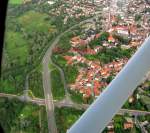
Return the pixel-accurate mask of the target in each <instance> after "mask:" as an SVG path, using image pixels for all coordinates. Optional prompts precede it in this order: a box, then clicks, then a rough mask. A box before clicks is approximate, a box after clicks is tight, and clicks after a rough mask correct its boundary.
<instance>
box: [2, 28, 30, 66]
mask: <svg viewBox="0 0 150 133" xmlns="http://www.w3.org/2000/svg"><path fill="white" fill-rule="evenodd" d="M5 40H6V41H5V43H6V45H5V46H6V50H7V53H8V57H9V59H10V60H17V61H19V64H20V65H23V64H24V62H25V61H26V60H27V56H28V44H27V41H26V40H25V39H23V36H22V35H21V33H19V32H10V31H8V32H6V39H5Z"/></svg>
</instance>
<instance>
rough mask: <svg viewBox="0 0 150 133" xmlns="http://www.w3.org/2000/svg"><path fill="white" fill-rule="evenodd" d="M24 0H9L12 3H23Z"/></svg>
mask: <svg viewBox="0 0 150 133" xmlns="http://www.w3.org/2000/svg"><path fill="white" fill-rule="evenodd" d="M22 2H23V0H9V3H10V4H22Z"/></svg>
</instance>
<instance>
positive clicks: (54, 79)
mask: <svg viewBox="0 0 150 133" xmlns="http://www.w3.org/2000/svg"><path fill="white" fill-rule="evenodd" d="M51 83H52V92H53V97H54V99H55V100H61V99H63V98H64V96H65V90H64V84H63V82H62V80H61V75H60V72H59V71H58V69H54V70H53V71H52V72H51Z"/></svg>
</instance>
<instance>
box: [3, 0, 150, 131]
mask: <svg viewBox="0 0 150 133" xmlns="http://www.w3.org/2000/svg"><path fill="white" fill-rule="evenodd" d="M149 36H150V0H9V5H8V11H7V21H6V33H5V44H4V49H3V60H2V70H1V72H2V74H1V80H0V114H1V115H0V126H1V127H2V128H3V130H4V132H5V133H66V132H67V130H68V129H69V128H70V127H71V126H72V125H73V124H74V123H75V122H76V121H77V120H78V119H79V118H80V116H81V115H82V114H83V113H84V112H85V110H86V109H87V108H88V107H89V106H90V105H91V104H92V103H93V102H94V101H95V100H96V99H97V98H98V96H100V95H101V94H102V93H103V91H105V89H106V87H107V86H108V85H109V83H110V82H111V81H112V80H113V79H114V78H115V76H116V75H117V74H118V73H119V72H120V71H121V70H122V68H123V67H124V66H125V65H126V63H127V62H128V61H129V59H130V57H132V55H133V54H134V53H135V52H136V51H137V50H138V49H139V48H140V46H141V45H142V44H143V42H144V41H145V39H146V38H147V37H149ZM139 62H140V61H139ZM143 65H144V64H143ZM133 80H134V79H133ZM108 99H109V97H108ZM112 106H113V105H112ZM106 115H107V114H106ZM97 117H99V114H97ZM95 124H98V123H95ZM103 133H150V72H149V73H147V75H145V77H144V78H143V80H142V84H140V85H139V86H138V87H137V88H136V90H135V91H134V93H133V94H132V95H131V96H130V97H129V99H128V100H127V101H126V103H125V104H124V105H123V107H122V108H121V109H120V110H119V111H118V113H117V114H116V116H115V117H114V118H113V119H112V120H111V121H110V123H109V124H108V125H107V127H106V128H105V129H104V131H103Z"/></svg>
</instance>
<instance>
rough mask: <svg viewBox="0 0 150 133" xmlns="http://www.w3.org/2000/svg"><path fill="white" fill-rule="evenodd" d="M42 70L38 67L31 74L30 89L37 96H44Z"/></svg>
mask: <svg viewBox="0 0 150 133" xmlns="http://www.w3.org/2000/svg"><path fill="white" fill-rule="evenodd" d="M40 71H41V70H38V68H37V69H35V71H34V72H32V73H31V74H30V75H29V89H30V90H31V91H32V93H33V95H34V96H35V97H39V98H44V90H43V82H42V73H41V72H40Z"/></svg>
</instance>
